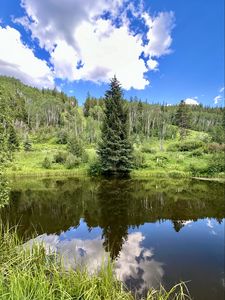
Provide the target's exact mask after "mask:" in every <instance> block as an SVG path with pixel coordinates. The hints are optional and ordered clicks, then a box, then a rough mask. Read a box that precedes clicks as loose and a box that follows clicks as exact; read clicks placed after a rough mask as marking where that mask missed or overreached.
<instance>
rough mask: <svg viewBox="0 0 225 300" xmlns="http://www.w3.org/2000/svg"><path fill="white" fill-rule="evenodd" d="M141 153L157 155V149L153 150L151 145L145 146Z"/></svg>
mask: <svg viewBox="0 0 225 300" xmlns="http://www.w3.org/2000/svg"><path fill="white" fill-rule="evenodd" d="M141 151H142V152H144V153H151V154H155V153H156V149H154V148H151V147H150V146H149V145H143V146H142V148H141Z"/></svg>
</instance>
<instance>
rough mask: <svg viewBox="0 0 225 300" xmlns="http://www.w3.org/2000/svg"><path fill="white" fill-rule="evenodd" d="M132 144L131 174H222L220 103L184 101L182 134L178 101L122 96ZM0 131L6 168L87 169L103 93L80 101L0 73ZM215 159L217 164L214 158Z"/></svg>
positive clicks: (30, 171)
mask: <svg viewBox="0 0 225 300" xmlns="http://www.w3.org/2000/svg"><path fill="white" fill-rule="evenodd" d="M124 105H125V106H126V107H127V110H128V116H129V133H130V139H131V141H132V144H133V147H134V166H135V170H134V171H133V176H140V175H142V176H150V175H157V176H168V175H169V176H171V177H180V176H185V177H186V176H190V175H192V176H209V177H211V176H214V177H215V176H216V177H218V176H219V177H223V176H224V167H223V165H224V164H223V151H224V129H223V123H224V122H223V120H224V109H222V108H211V107H203V106H201V105H199V106H187V107H186V109H187V116H188V127H187V128H186V134H185V138H183V139H182V137H181V136H180V128H179V126H178V124H177V111H178V106H175V105H174V106H164V105H160V104H148V103H147V102H141V101H140V99H137V98H131V99H129V100H127V99H126V100H124ZM0 108H1V116H0V117H1V123H2V125H3V126H2V133H4V134H5V135H7V141H8V144H9V145H10V147H11V148H12V152H13V155H12V156H11V157H9V158H8V162H7V165H8V169H7V172H8V173H10V174H24V175H26V174H58V175H60V174H61V175H62V174H68V173H69V174H77V173H79V174H81V173H84V174H86V172H87V170H88V169H89V168H90V166H91V165H92V164H94V163H95V162H96V149H97V144H98V141H99V139H100V134H101V133H100V129H101V124H102V120H103V110H104V99H103V98H100V99H97V98H94V97H92V96H90V95H89V94H88V95H87V99H86V101H85V103H84V104H83V106H80V105H79V104H78V100H77V99H76V98H75V97H68V96H67V95H66V94H64V93H63V92H58V91H57V90H56V89H54V90H39V89H37V88H32V87H29V86H26V85H24V84H22V83H21V82H20V81H19V80H16V79H14V78H8V77H3V76H1V77H0ZM216 162H217V163H216Z"/></svg>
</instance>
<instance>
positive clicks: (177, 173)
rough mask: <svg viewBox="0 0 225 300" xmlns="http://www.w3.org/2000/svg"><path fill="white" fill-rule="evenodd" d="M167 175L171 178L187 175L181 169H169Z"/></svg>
mask: <svg viewBox="0 0 225 300" xmlns="http://www.w3.org/2000/svg"><path fill="white" fill-rule="evenodd" d="M168 176H169V177H171V178H185V177H187V174H186V173H185V172H183V171H176V170H174V171H169V172H168Z"/></svg>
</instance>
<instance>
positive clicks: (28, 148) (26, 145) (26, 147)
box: [23, 138, 32, 152]
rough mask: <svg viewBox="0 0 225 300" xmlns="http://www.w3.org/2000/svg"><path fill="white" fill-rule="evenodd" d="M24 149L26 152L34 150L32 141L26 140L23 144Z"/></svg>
mask: <svg viewBox="0 0 225 300" xmlns="http://www.w3.org/2000/svg"><path fill="white" fill-rule="evenodd" d="M23 149H24V151H26V152H28V151H31V149H32V144H31V141H30V140H29V139H28V138H26V139H25V141H24V143H23Z"/></svg>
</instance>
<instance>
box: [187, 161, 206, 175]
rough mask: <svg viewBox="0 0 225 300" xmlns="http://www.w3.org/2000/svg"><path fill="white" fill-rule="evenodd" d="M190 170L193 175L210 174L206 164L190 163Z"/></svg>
mask: <svg viewBox="0 0 225 300" xmlns="http://www.w3.org/2000/svg"><path fill="white" fill-rule="evenodd" d="M188 171H189V172H190V173H191V175H192V176H194V177H197V176H202V175H204V176H207V175H208V167H205V166H203V167H202V166H196V165H192V164H191V165H190V166H189V167H188Z"/></svg>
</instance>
